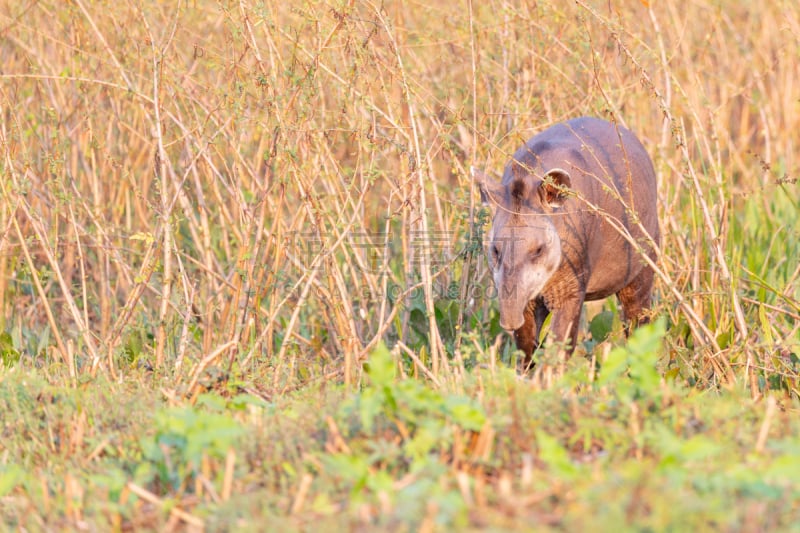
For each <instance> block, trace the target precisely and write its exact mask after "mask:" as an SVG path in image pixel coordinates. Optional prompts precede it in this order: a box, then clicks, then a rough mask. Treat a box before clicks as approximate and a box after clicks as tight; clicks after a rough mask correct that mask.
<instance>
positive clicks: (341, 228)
mask: <svg viewBox="0 0 800 533" xmlns="http://www.w3.org/2000/svg"><path fill="white" fill-rule="evenodd" d="M648 4H649V5H648ZM0 34H1V35H2V45H0V64H1V65H2V75H0V80H2V83H1V84H0V98H2V106H3V120H2V130H1V131H0V147H1V148H2V167H1V168H2V177H3V179H2V198H3V201H2V205H1V206H0V230H1V231H2V233H0V235H1V237H0V320H1V321H2V330H3V331H5V332H7V333H8V335H6V337H5V339H6V341H4V345H3V346H4V350H6V351H12V350H13V351H17V352H21V353H22V354H23V355H24V357H23V359H22V360H23V362H25V361H32V362H28V363H25V364H37V365H38V364H42V363H43V362H61V361H63V362H64V366H63V367H61V368H62V369H63V370H62V371H63V372H64V374H65V375H66V374H67V373H68V375H69V376H70V378H71V379H72V380H78V379H80V378H81V377H82V376H86V375H89V374H91V375H94V374H95V373H97V372H108V373H110V374H112V375H118V374H125V373H126V372H127V371H128V369H129V368H130V364H131V363H137V364H139V365H140V366H142V365H144V366H151V367H153V368H155V369H156V370H157V371H158V372H162V373H166V374H171V373H173V372H174V375H175V377H176V380H178V381H176V383H177V382H182V383H183V384H184V386H186V387H189V388H191V387H192V386H193V385H194V384H195V383H197V380H198V379H199V377H200V375H201V374H203V372H204V371H207V370H208V369H210V368H214V367H215V368H218V369H220V370H221V371H222V372H223V374H226V373H228V372H229V371H231V370H233V371H234V372H235V373H236V374H238V375H240V376H245V378H246V379H247V380H248V381H251V382H253V383H258V384H260V386H263V387H264V389H265V390H271V391H275V392H277V391H281V390H285V389H286V388H287V387H295V386H297V385H298V384H300V383H302V382H305V381H307V380H311V379H318V378H335V379H337V380H344V381H346V382H350V381H351V380H354V379H357V377H358V375H359V374H358V363H359V362H360V361H362V360H363V357H364V356H365V354H367V353H368V352H369V351H370V350H371V349H372V348H373V347H374V346H375V345H376V343H377V342H378V341H379V340H381V339H388V340H389V341H390V342H391V343H392V344H394V345H396V346H397V347H398V349H400V350H401V351H402V352H403V353H405V354H406V355H407V356H408V357H410V358H412V359H413V360H414V361H415V362H416V363H415V365H416V368H417V370H418V371H419V372H422V373H426V374H427V375H428V376H429V377H431V378H432V379H433V380H434V381H437V382H440V381H446V380H449V379H454V378H457V377H458V376H459V375H461V373H462V372H463V370H464V368H465V366H468V365H469V364H470V363H469V361H468V360H467V359H468V356H474V354H475V353H476V347H477V350H484V349H487V347H489V346H492V345H496V344H495V335H496V334H498V333H499V331H498V329H497V327H496V318H495V316H494V311H493V307H492V306H493V302H492V300H491V293H492V291H491V280H490V277H489V276H487V275H486V272H485V264H484V261H483V258H482V251H481V250H480V247H479V246H478V245H477V244H479V243H478V241H479V240H480V238H481V231H482V230H481V228H482V224H483V223H485V221H486V217H485V213H481V212H480V209H479V207H480V206H476V204H475V196H476V195H475V194H474V191H473V187H472V184H471V182H470V178H469V173H468V168H469V165H470V164H477V165H480V166H483V167H486V168H488V169H494V170H499V169H500V168H501V166H502V164H503V163H504V161H505V160H506V159H507V158H508V157H509V154H510V153H512V152H513V150H514V149H515V148H516V147H518V146H519V145H520V144H521V143H522V142H523V141H524V140H525V139H526V138H528V137H529V136H530V135H531V134H532V133H534V132H535V131H538V130H541V129H543V128H545V127H547V126H548V125H551V124H553V123H555V122H557V121H561V120H564V119H567V118H570V117H573V116H577V115H582V114H592V115H598V116H602V117H606V118H611V119H613V120H616V121H618V122H620V123H624V124H625V125H627V126H628V127H630V128H631V129H633V130H634V131H635V132H636V133H637V134H638V135H639V136H640V137H641V138H642V140H643V141H644V143H645V145H646V146H647V147H648V149H649V150H650V152H651V153H652V155H653V158H654V161H655V163H656V167H657V172H658V178H659V184H660V190H659V198H660V206H659V208H660V213H661V221H662V227H663V230H664V231H663V232H664V235H665V238H664V244H663V254H662V257H661V258H660V261H659V265H658V266H659V281H658V293H659V296H658V298H657V301H658V304H657V312H658V313H661V314H664V315H667V316H668V317H669V320H670V323H671V325H672V328H671V333H670V335H669V342H670V346H671V354H672V359H671V362H670V363H669V365H670V366H671V367H672V368H674V369H675V372H676V375H677V374H680V375H681V376H682V377H683V378H684V379H688V380H689V381H690V382H693V383H695V382H696V383H700V384H704V385H707V384H716V383H731V382H733V381H739V382H745V381H746V382H747V383H749V385H750V386H751V387H752V389H753V392H754V393H758V391H759V390H763V389H764V388H766V387H775V386H778V387H784V388H787V389H789V390H794V392H795V394H796V393H797V390H798V367H797V361H796V357H795V356H793V355H792V352H793V351H794V353H795V354H796V353H797V352H798V348H797V346H798V344H799V343H800V336H799V335H798V324H799V323H800V320H798V319H800V288H799V287H800V281H799V280H798V277H799V276H800V266H798V264H797V261H798V257H800V248H798V245H797V242H798V229H797V225H796V217H797V210H798V198H800V194H798V191H797V185H796V179H797V176H798V173H800V169H798V167H799V166H800V162H798V159H797V150H798V145H800V143H798V132H799V131H800V100H798V94H800V91H798V89H799V88H800V67H798V65H800V37H798V36H800V15H798V9H797V6H796V5H795V3H794V2H791V1H788V0H787V1H782V2H780V1H779V2H767V3H752V2H738V1H737V2H734V1H732V2H723V3H721V4H720V3H717V2H712V1H710V0H708V1H707V0H698V1H695V2H689V3H686V2H672V1H667V2H652V3H648V2H638V3H631V2H627V3H623V4H619V3H616V2H590V1H584V0H578V1H577V2H576V3H568V4H565V3H560V2H552V3H551V2H490V3H477V2H476V3H470V2H455V3H454V2H433V3H430V4H429V5H424V6H422V5H417V4H413V5H401V4H400V3H388V4H387V3H377V2H355V1H349V2H328V3H325V2H304V3H296V2H267V3H266V5H263V4H261V3H258V2H252V1H244V0H243V1H240V2H219V3H205V2H180V3H171V2H167V3H163V2H143V3H138V2H128V3H115V2H88V1H86V0H75V1H74V2H70V3H68V4H65V3H61V2H52V1H40V2H28V3H16V2H7V3H4V5H3V6H2V8H0ZM476 243H477V244H476ZM500 339H503V337H500ZM470 354H472V355H470ZM792 357H794V359H793V358H792ZM54 371H55V370H54Z"/></svg>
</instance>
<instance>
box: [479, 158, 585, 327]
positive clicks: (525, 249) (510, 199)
mask: <svg viewBox="0 0 800 533" xmlns="http://www.w3.org/2000/svg"><path fill="white" fill-rule="evenodd" d="M506 173H507V174H509V173H511V175H510V176H507V177H506V179H505V180H504V181H505V185H503V184H500V183H498V182H496V181H495V180H493V179H490V178H488V177H487V176H486V175H485V174H483V173H482V172H481V171H479V170H477V169H475V168H473V169H472V174H473V177H474V178H475V180H476V182H477V183H478V186H479V187H480V191H481V199H482V200H483V202H484V203H485V204H488V205H490V206H492V209H493V210H494V221H493V222H492V230H491V232H490V233H489V245H488V250H487V254H488V256H489V264H490V266H491V268H492V273H493V275H494V283H495V287H496V289H497V296H498V299H499V301H500V325H501V326H502V327H503V328H504V329H506V330H509V331H513V330H516V329H519V328H520V327H522V323H523V321H524V319H523V312H524V311H525V307H526V306H527V305H528V302H529V301H530V300H532V299H533V298H535V297H536V296H538V295H539V294H540V293H541V292H542V289H543V288H544V286H545V285H546V284H547V282H548V281H549V280H550V278H551V276H552V275H553V274H554V273H555V271H556V270H557V269H558V267H559V265H560V264H561V239H560V238H559V236H558V233H557V231H556V227H555V226H554V225H553V220H552V217H553V216H554V215H557V213H558V210H559V208H560V207H561V206H562V205H563V203H564V201H565V200H566V195H567V189H568V188H569V186H570V178H569V174H568V173H567V172H566V171H565V170H562V169H559V168H554V169H551V170H549V171H546V172H542V173H539V174H537V173H535V172H529V171H525V170H523V169H522V168H521V166H519V165H518V164H512V166H511V167H510V168H509V169H507V171H506Z"/></svg>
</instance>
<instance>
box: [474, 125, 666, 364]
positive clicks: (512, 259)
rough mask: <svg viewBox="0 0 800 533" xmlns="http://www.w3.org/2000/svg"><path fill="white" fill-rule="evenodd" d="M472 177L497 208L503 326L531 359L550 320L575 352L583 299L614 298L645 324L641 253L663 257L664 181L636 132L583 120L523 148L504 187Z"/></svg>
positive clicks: (649, 279)
mask: <svg viewBox="0 0 800 533" xmlns="http://www.w3.org/2000/svg"><path fill="white" fill-rule="evenodd" d="M473 175H474V177H475V179H476V180H477V182H478V185H479V186H480V190H481V197H482V198H483V200H484V202H489V203H490V204H492V206H493V208H494V221H493V223H492V230H491V232H490V234H489V246H488V255H489V263H490V265H491V268H492V272H493V274H494V283H495V287H496V289H497V294H498V298H499V301H500V325H501V326H502V327H503V328H504V329H506V330H509V331H513V332H514V337H515V339H516V342H517V347H518V348H519V349H521V350H522V351H523V352H525V354H526V358H527V359H528V361H529V360H530V356H531V354H532V353H533V351H534V350H535V349H536V348H537V346H538V339H539V333H540V330H541V327H542V324H543V322H544V320H545V318H547V315H548V313H552V314H553V317H552V319H551V322H550V333H549V335H550V336H551V337H552V338H554V340H555V341H557V342H564V343H566V349H567V352H568V353H572V351H573V350H574V349H575V346H576V342H577V335H578V320H579V318H580V314H581V308H582V306H583V302H584V301H585V300H599V299H602V298H606V297H607V296H610V295H612V294H616V295H617V296H618V297H619V300H620V302H621V303H622V309H623V312H624V315H625V318H626V319H627V320H628V321H629V322H632V323H633V324H634V325H635V324H638V323H643V322H646V321H647V319H648V314H647V313H648V308H649V306H650V291H651V288H652V286H653V270H652V268H651V267H650V266H648V264H647V263H646V262H645V260H644V259H643V257H642V255H641V253H642V251H644V253H646V254H647V255H648V256H649V257H650V258H651V259H655V257H656V250H655V249H654V247H653V245H655V246H658V245H659V242H660V236H659V229H658V216H657V213H656V176H655V171H654V170H653V163H652V161H651V160H650V157H649V156H648V155H647V152H646V151H645V149H644V147H643V146H642V144H641V143H640V142H639V140H638V139H637V138H636V137H635V136H634V135H633V133H631V132H630V131H629V130H627V129H625V128H623V127H622V126H619V125H616V124H611V123H610V122H607V121H605V120H601V119H597V118H591V117H581V118H576V119H573V120H570V121H568V122H564V123H561V124H557V125H555V126H553V127H551V128H548V129H546V130H545V131H543V132H541V133H539V134H538V135H536V136H534V137H533V138H532V139H530V140H529V141H528V142H527V143H525V145H524V146H523V147H522V148H520V149H519V150H517V151H516V152H515V153H514V157H513V159H512V160H511V161H510V162H509V163H508V164H507V165H506V167H505V171H504V172H503V179H502V183H497V182H495V181H494V180H490V179H487V178H486V176H485V175H484V174H483V173H481V172H480V171H478V170H476V169H474V168H473ZM645 232H646V233H647V234H648V235H649V237H650V238H646V236H645ZM625 233H627V235H628V238H632V239H634V240H635V242H637V243H639V245H640V248H639V250H637V247H635V246H633V245H631V243H630V242H629V240H628V239H627V238H626V236H625Z"/></svg>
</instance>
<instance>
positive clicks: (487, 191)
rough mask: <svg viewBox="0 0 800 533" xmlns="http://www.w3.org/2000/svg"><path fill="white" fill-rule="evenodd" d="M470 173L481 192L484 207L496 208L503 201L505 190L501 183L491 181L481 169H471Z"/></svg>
mask: <svg viewBox="0 0 800 533" xmlns="http://www.w3.org/2000/svg"><path fill="white" fill-rule="evenodd" d="M470 171H471V172H472V179H474V180H475V183H476V184H477V185H478V188H479V189H480V191H481V202H483V205H491V206H492V207H494V206H496V205H497V204H499V203H501V202H502V201H503V193H504V188H503V186H502V185H501V184H500V183H498V182H497V181H495V180H493V179H491V178H490V177H489V176H487V175H486V174H485V173H484V172H483V171H482V170H480V169H477V168H475V167H470Z"/></svg>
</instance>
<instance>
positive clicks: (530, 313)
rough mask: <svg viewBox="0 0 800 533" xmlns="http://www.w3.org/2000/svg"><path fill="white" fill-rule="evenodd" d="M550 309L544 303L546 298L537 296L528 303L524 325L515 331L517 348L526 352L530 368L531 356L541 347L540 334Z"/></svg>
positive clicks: (526, 361) (525, 363)
mask: <svg viewBox="0 0 800 533" xmlns="http://www.w3.org/2000/svg"><path fill="white" fill-rule="evenodd" d="M548 314H549V311H548V309H547V306H545V304H544V300H542V299H541V298H536V299H535V300H531V301H530V303H528V307H527V308H525V312H524V313H523V316H524V318H525V322H524V323H523V324H522V327H521V328H519V329H518V330H516V331H515V332H514V340H516V341H517V348H518V349H519V350H522V351H523V352H524V353H525V360H524V361H523V362H524V365H525V368H528V367H529V366H530V364H531V356H532V355H533V352H535V351H536V348H538V347H539V335H540V334H541V332H542V324H544V320H545V319H546V318H547V315H548Z"/></svg>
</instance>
